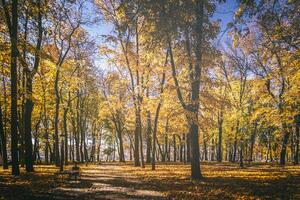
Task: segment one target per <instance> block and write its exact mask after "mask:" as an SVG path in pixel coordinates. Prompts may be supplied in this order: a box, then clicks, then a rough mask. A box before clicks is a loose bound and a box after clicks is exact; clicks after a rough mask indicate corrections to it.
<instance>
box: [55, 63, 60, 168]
mask: <svg viewBox="0 0 300 200" xmlns="http://www.w3.org/2000/svg"><path fill="white" fill-rule="evenodd" d="M59 76H60V66H59V65H58V66H56V74H55V82H54V91H55V115H54V149H55V152H54V153H55V165H56V166H59V165H60V158H59V139H58V123H59V107H60V96H59V89H58V81H59Z"/></svg>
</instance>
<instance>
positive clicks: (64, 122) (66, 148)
mask: <svg viewBox="0 0 300 200" xmlns="http://www.w3.org/2000/svg"><path fill="white" fill-rule="evenodd" d="M68 106H69V105H68ZM68 111H69V108H68V107H67V108H65V109H64V114H63V120H64V121H63V126H64V143H65V144H64V159H65V165H68V155H69V151H68V126H67V115H68Z"/></svg>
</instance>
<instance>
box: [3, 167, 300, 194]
mask: <svg viewBox="0 0 300 200" xmlns="http://www.w3.org/2000/svg"><path fill="white" fill-rule="evenodd" d="M69 167H71V166H69ZM80 167H81V172H82V175H81V180H80V182H75V181H57V180H54V176H53V173H54V172H55V171H57V170H58V168H57V167H55V166H53V165H48V166H46V165H38V166H35V173H25V172H24V169H22V170H21V171H22V175H21V176H20V177H13V176H11V175H10V174H9V173H10V172H9V171H8V170H6V171H3V170H1V171H0V199H30V200H31V199H300V166H299V165H298V166H292V165H289V166H285V167H281V166H278V165H275V164H251V165H246V166H245V168H239V167H238V165H237V164H231V163H223V164H219V163H212V162H209V163H206V162H204V163H202V166H201V170H202V173H203V176H204V178H203V179H202V180H199V181H193V180H191V179H190V177H189V175H190V166H189V165H184V164H179V163H167V164H162V163H159V164H158V165H157V170H155V171H152V170H151V167H150V166H146V168H144V169H143V168H140V167H133V166H132V163H126V164H123V163H102V164H100V165H88V166H85V165H81V166H80Z"/></svg>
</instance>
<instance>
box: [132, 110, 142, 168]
mask: <svg viewBox="0 0 300 200" xmlns="http://www.w3.org/2000/svg"><path fill="white" fill-rule="evenodd" d="M140 130H141V127H140V123H139V113H138V109H137V108H136V111H135V131H134V152H133V154H134V166H136V167H137V166H140V156H139V150H140V148H139V138H140Z"/></svg>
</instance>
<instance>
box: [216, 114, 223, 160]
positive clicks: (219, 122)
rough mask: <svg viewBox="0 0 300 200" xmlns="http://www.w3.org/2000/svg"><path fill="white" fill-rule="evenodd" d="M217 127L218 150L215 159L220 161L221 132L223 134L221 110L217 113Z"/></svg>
mask: <svg viewBox="0 0 300 200" xmlns="http://www.w3.org/2000/svg"><path fill="white" fill-rule="evenodd" d="M218 114H219V116H218V129H219V135H218V136H219V138H218V151H217V161H218V162H222V134H223V112H222V111H221V112H219V113H218Z"/></svg>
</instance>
